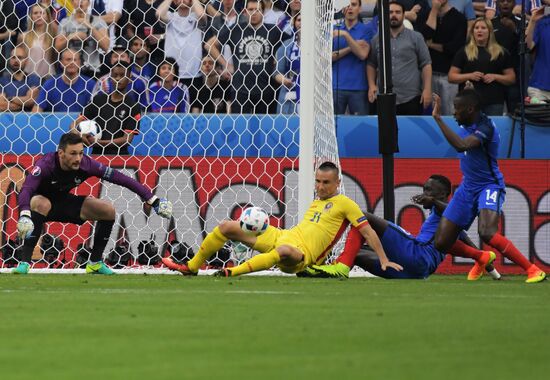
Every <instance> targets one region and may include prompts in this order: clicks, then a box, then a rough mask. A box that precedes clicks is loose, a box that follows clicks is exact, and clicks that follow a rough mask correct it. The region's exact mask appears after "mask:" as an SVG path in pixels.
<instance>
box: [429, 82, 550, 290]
mask: <svg viewBox="0 0 550 380" xmlns="http://www.w3.org/2000/svg"><path fill="white" fill-rule="evenodd" d="M434 101H435V102H434V109H433V112H432V115H433V118H434V119H435V121H436V123H437V125H438V126H439V128H440V129H441V132H442V133H443V135H444V136H445V138H446V139H447V141H448V142H449V144H451V146H452V147H453V148H455V149H456V150H457V151H458V152H459V153H460V170H461V171H462V174H463V179H462V182H461V183H460V186H459V187H458V189H457V190H456V192H455V194H454V196H453V199H452V200H451V202H450V203H449V206H448V207H447V208H446V209H445V211H444V213H443V217H442V218H441V222H440V223H439V226H438V229H437V231H436V233H435V237H434V246H435V248H437V249H438V250H439V251H441V252H446V251H447V250H449V249H450V248H451V246H452V245H453V244H454V242H455V241H456V239H457V237H458V236H459V234H460V232H461V231H462V230H467V229H468V228H469V227H470V225H471V224H472V222H473V221H474V219H475V218H476V217H478V232H479V235H480V237H481V240H482V241H483V242H484V243H485V244H488V245H490V246H491V247H495V248H496V249H497V250H499V251H500V252H501V253H502V254H503V255H504V256H505V257H507V258H508V259H510V260H512V261H513V262H514V263H516V264H518V265H520V266H521V267H522V268H523V269H524V270H525V271H527V280H526V282H528V283H535V282H540V281H542V280H544V279H545V278H546V274H545V273H544V272H543V271H542V270H540V268H539V267H537V266H536V265H535V264H532V263H531V262H529V260H527V259H526V258H525V256H523V255H522V253H521V252H520V251H519V250H518V249H517V248H516V247H515V246H514V244H513V243H512V242H511V241H510V240H508V239H507V238H506V237H505V236H503V235H502V234H500V232H498V222H499V218H500V214H501V212H502V205H503V204H504V199H505V193H506V191H505V186H504V178H503V175H502V173H501V172H500V170H499V167H498V163H497V154H498V147H499V143H500V135H499V133H498V130H497V129H496V127H495V125H494V123H493V122H492V121H491V119H489V118H488V117H487V116H486V115H485V114H484V113H483V112H481V109H480V105H481V99H480V97H479V95H478V94H477V93H476V92H475V90H473V89H465V90H463V91H461V92H460V93H459V94H458V95H457V96H456V98H455V101H454V105H455V112H454V116H455V119H456V121H457V123H458V124H459V125H460V130H459V132H458V133H455V132H454V131H453V130H452V129H451V128H449V126H448V125H447V124H446V123H445V122H444V121H443V119H442V118H441V113H440V109H441V108H440V105H441V99H440V98H439V96H437V95H434ZM483 269H484V268H483V267H480V266H477V265H476V266H474V268H473V269H472V271H471V273H473V274H474V275H475V273H476V272H483Z"/></svg>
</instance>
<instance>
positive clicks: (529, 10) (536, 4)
mask: <svg viewBox="0 0 550 380" xmlns="http://www.w3.org/2000/svg"><path fill="white" fill-rule="evenodd" d="M521 2H522V0H515V5H514V6H513V8H512V14H513V15H515V16H521ZM544 4H546V5H550V1H549V0H525V14H526V15H531V14H533V12H535V11H536V10H537V9H539V8H544ZM497 12H498V9H497V0H487V1H486V4H485V18H487V19H489V20H492V19H493V18H494V17H495V16H496V15H497Z"/></svg>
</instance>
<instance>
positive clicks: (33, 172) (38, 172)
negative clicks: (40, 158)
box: [31, 166, 42, 177]
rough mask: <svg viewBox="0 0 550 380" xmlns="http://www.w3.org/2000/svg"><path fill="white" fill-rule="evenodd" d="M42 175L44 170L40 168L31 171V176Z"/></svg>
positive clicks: (36, 167)
mask: <svg viewBox="0 0 550 380" xmlns="http://www.w3.org/2000/svg"><path fill="white" fill-rule="evenodd" d="M40 173H42V169H40V166H35V167H34V168H32V170H31V174H32V175H33V176H35V177H38V176H39V175H40Z"/></svg>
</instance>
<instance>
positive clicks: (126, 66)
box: [111, 59, 132, 71]
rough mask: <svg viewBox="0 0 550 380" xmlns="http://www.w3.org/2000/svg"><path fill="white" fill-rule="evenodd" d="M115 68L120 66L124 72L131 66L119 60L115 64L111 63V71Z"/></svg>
mask: <svg viewBox="0 0 550 380" xmlns="http://www.w3.org/2000/svg"><path fill="white" fill-rule="evenodd" d="M117 66H121V67H123V68H124V69H125V70H126V71H128V70H129V69H130V68H131V67H132V65H131V64H130V62H128V61H123V60H122V59H119V60H118V61H116V62H115V63H113V65H112V66H111V70H112V69H114V68H115V67H117Z"/></svg>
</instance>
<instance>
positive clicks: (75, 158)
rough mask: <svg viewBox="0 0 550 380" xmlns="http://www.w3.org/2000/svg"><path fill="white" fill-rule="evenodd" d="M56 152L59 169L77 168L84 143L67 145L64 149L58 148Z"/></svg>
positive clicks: (82, 153)
mask: <svg viewBox="0 0 550 380" xmlns="http://www.w3.org/2000/svg"><path fill="white" fill-rule="evenodd" d="M58 154H59V164H60V165H61V169H63V170H78V169H79V168H80V162H81V161H82V156H84V145H83V144H82V143H79V144H73V145H67V147H66V148H65V150H58Z"/></svg>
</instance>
